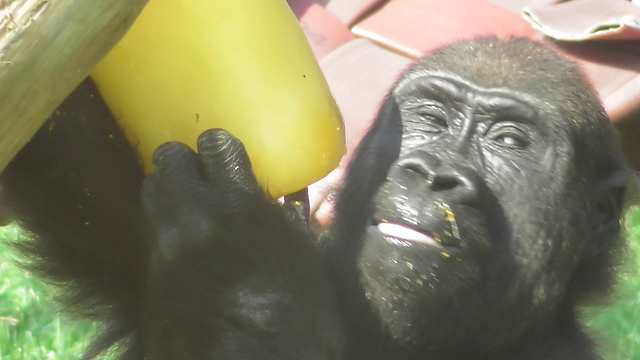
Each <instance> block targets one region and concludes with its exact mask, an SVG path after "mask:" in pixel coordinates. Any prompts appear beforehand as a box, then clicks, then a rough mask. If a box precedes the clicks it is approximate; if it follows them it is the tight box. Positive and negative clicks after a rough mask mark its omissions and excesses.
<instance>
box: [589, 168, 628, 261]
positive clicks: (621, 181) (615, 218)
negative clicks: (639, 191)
mask: <svg viewBox="0 0 640 360" xmlns="http://www.w3.org/2000/svg"><path fill="white" fill-rule="evenodd" d="M628 180H629V174H628V172H627V171H626V169H625V170H621V171H617V172H615V173H613V174H610V175H609V176H608V177H607V178H606V179H605V181H604V182H603V183H602V185H603V186H602V188H601V189H600V190H599V194H598V197H597V199H596V203H595V204H594V206H593V208H592V211H593V218H592V219H593V234H594V237H593V241H592V242H591V245H590V248H591V253H592V254H593V255H597V254H598V253H600V252H602V251H604V250H606V249H607V248H608V244H610V243H611V240H612V239H615V238H616V237H618V236H620V226H621V224H620V219H621V217H622V211H623V208H624V204H625V196H626V190H627V182H628Z"/></svg>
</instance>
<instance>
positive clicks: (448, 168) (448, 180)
mask: <svg viewBox="0 0 640 360" xmlns="http://www.w3.org/2000/svg"><path fill="white" fill-rule="evenodd" d="M397 165H398V166H399V167H400V168H402V169H404V170H405V171H409V172H411V173H415V174H418V175H419V176H420V177H422V178H423V179H424V180H425V181H426V185H427V188H428V189H429V190H431V191H433V192H435V193H440V194H442V195H443V196H446V198H447V199H448V200H451V201H454V202H457V203H462V204H466V205H470V206H474V205H477V204H478V203H479V202H480V197H481V195H482V194H481V193H482V192H483V191H482V189H483V188H484V182H483V181H482V178H480V176H479V175H478V173H477V172H476V171H475V170H473V169H471V168H469V167H466V166H462V165H457V164H442V162H441V161H440V160H439V159H438V158H436V157H435V156H433V155H431V154H429V153H427V152H424V151H421V150H419V151H417V152H414V153H411V154H408V155H406V156H404V157H403V158H402V159H400V160H399V161H398V163H397Z"/></svg>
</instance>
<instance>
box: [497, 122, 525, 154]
mask: <svg viewBox="0 0 640 360" xmlns="http://www.w3.org/2000/svg"><path fill="white" fill-rule="evenodd" d="M492 133H493V134H490V136H489V138H490V139H491V140H492V141H493V142H495V143H496V144H498V145H499V146H502V147H505V148H510V149H524V148H526V147H527V146H528V145H529V143H530V141H529V138H528V137H527V135H526V134H525V133H524V132H523V131H521V130H520V129H516V128H512V127H503V128H501V129H499V130H497V131H492Z"/></svg>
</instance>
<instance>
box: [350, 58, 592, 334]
mask: <svg viewBox="0 0 640 360" xmlns="http://www.w3.org/2000/svg"><path fill="white" fill-rule="evenodd" d="M473 80H474V79H465V78H461V77H459V76H457V75H454V74H448V73H444V72H441V71H431V72H430V71H424V70H422V71H420V72H416V71H414V72H413V73H410V74H409V75H407V76H405V77H404V78H403V80H401V81H400V82H399V83H398V84H397V86H396V88H395V90H394V91H393V94H392V98H394V99H395V101H396V103H397V105H398V107H399V111H400V117H401V119H402V140H401V147H400V154H399V157H398V159H397V160H396V161H395V162H393V163H392V164H391V166H390V169H389V171H388V173H387V177H386V180H385V181H384V182H383V183H382V185H381V186H380V187H379V188H378V190H377V191H376V192H375V195H374V196H373V206H372V211H371V218H370V221H369V225H368V227H367V229H366V234H365V235H364V240H363V243H362V245H361V246H362V248H361V256H360V259H359V264H358V267H359V270H360V272H361V282H362V284H363V286H364V289H365V292H366V296H367V298H368V299H369V302H370V304H371V306H372V307H373V310H374V311H375V312H376V313H378V314H379V316H380V319H381V321H382V324H383V326H384V327H386V328H387V330H388V332H389V334H390V335H391V337H392V338H393V339H394V340H395V341H396V342H397V343H398V344H400V345H402V346H410V345H411V344H414V345H417V344H418V343H421V342H423V341H424V340H423V339H424V338H425V337H428V338H429V339H430V341H429V342H430V343H431V344H433V343H436V344H444V343H454V344H462V343H469V342H470V345H469V346H474V344H475V345H477V346H487V345H489V346H492V345H493V344H500V343H504V342H505V341H510V340H512V339H513V338H516V337H518V336H520V335H522V332H523V331H524V329H527V328H531V326H532V325H535V323H536V322H538V321H539V319H545V318H546V319H548V318H549V315H550V314H551V313H553V312H554V310H555V309H556V308H557V306H558V304H559V303H560V302H561V300H562V298H563V295H564V294H565V291H566V288H567V284H568V282H569V281H570V278H571V276H572V274H573V272H574V269H575V268H576V266H577V263H578V259H579V258H580V257H581V253H582V251H583V249H584V248H585V244H588V243H589V241H590V238H591V237H592V236H593V234H591V231H590V230H592V229H591V228H590V227H587V228H585V226H584V225H580V226H573V227H570V226H566V225H570V224H571V225H572V224H589V223H594V222H595V221H597V220H598V219H596V218H595V217H592V216H591V215H592V214H591V213H590V212H589V211H586V209H589V208H590V207H592V206H594V204H593V202H594V201H595V202H597V200H593V199H591V198H589V197H588V196H585V193H583V192H582V191H583V190H585V189H584V188H582V187H581V183H580V182H581V180H584V179H579V178H576V176H574V174H575V173H576V169H575V166H574V165H573V164H574V161H573V160H574V158H575V156H574V144H573V141H572V137H571V136H570V135H571V133H572V132H575V131H574V129H573V128H572V126H571V125H572V123H571V122H570V121H568V120H567V119H564V118H563V115H562V113H561V111H559V109H558V107H556V106H553V105H551V104H550V103H549V102H548V101H545V100H544V99H540V98H536V97H534V96H531V95H530V94H527V93H524V92H520V91H514V90H513V89H508V88H500V87H484V86H481V85H478V84H476V83H474V81H473ZM582 182H584V181H582ZM570 209H572V210H570ZM575 209H585V211H575ZM553 224H564V225H565V226H554V225H553ZM434 325H435V326H436V327H437V331H434Z"/></svg>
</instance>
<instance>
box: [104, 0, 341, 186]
mask: <svg viewBox="0 0 640 360" xmlns="http://www.w3.org/2000/svg"><path fill="white" fill-rule="evenodd" d="M92 77H93V78H94V80H95V82H96V83H97V85H98V88H99V90H100V93H101V94H102V96H103V97H104V99H105V101H106V102H107V104H108V105H109V107H110V109H111V111H112V112H113V114H114V115H115V116H116V118H117V119H118V121H119V122H120V124H121V125H122V126H123V127H124V128H125V131H126V132H127V136H128V137H129V139H130V140H131V141H132V143H133V144H134V145H137V147H138V149H139V151H140V153H141V155H142V158H143V161H144V163H145V168H146V169H147V171H149V170H150V169H151V168H150V158H151V154H152V153H153V151H154V150H155V148H156V147H157V146H159V145H161V144H162V143H164V142H167V141H182V142H184V143H186V144H188V145H190V146H192V147H195V141H196V139H197V137H198V135H199V134H200V133H201V132H203V131H204V130H207V129H210V128H214V127H218V128H224V129H226V130H228V131H229V132H231V133H232V134H234V135H235V136H236V137H238V138H239V139H240V140H242V142H243V143H244V144H245V146H246V148H247V151H248V153H249V156H250V158H251V161H252V164H253V169H254V171H255V173H256V176H257V177H258V181H259V182H260V183H261V184H262V186H263V187H264V188H265V189H267V190H268V192H269V193H270V194H271V196H272V197H274V198H275V197H279V196H282V195H285V194H289V193H292V192H294V191H297V190H299V189H302V188H304V187H305V186H307V185H309V184H310V183H312V182H314V181H316V180H318V179H320V178H322V177H323V176H324V175H326V174H327V173H328V172H329V171H331V170H332V169H333V168H335V167H336V166H337V164H338V162H339V161H340V158H341V157H342V155H343V153H344V131H343V127H342V119H341V117H340V113H339V110H338V108H337V106H336V104H335V101H334V100H333V97H332V96H331V93H330V92H329V88H328V86H327V83H326V81H325V79H324V76H323V74H322V72H321V70H320V68H319V66H318V64H317V62H316V60H315V58H314V56H313V53H312V51H311V48H310V46H309V44H308V43H307V40H306V38H305V36H304V34H303V32H302V30H301V28H300V26H299V24H298V21H297V19H296V18H295V16H294V15H293V13H292V12H291V10H290V9H289V7H288V5H287V3H286V1H285V0H180V1H176V0H151V1H149V3H148V5H147V7H146V8H145V9H144V11H143V12H142V14H141V15H140V17H139V18H138V20H136V22H135V23H134V25H133V27H132V28H131V30H130V31H129V32H128V33H127V35H125V37H124V38H123V40H122V41H121V42H120V43H119V44H118V45H117V46H116V47H115V48H114V50H113V51H112V52H111V53H110V54H109V55H108V56H107V57H106V58H105V59H104V60H103V61H102V62H101V63H100V64H99V65H98V67H97V68H96V69H95V71H94V72H93V74H92Z"/></svg>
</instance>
